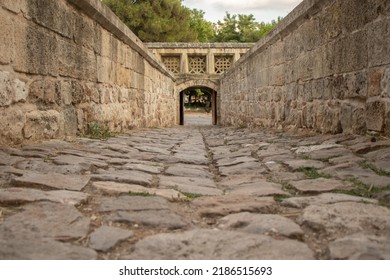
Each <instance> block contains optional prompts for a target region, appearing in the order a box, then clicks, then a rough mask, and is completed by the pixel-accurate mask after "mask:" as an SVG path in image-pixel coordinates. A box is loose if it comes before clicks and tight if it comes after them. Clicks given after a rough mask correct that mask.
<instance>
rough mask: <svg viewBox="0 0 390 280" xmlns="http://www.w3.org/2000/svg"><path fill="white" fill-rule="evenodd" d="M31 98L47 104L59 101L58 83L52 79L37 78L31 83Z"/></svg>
mask: <svg viewBox="0 0 390 280" xmlns="http://www.w3.org/2000/svg"><path fill="white" fill-rule="evenodd" d="M29 96H30V99H32V101H33V102H35V101H39V102H43V103H45V104H53V103H56V102H57V92H56V84H55V82H54V81H52V80H36V81H34V82H32V83H31V84H30V95H29Z"/></svg>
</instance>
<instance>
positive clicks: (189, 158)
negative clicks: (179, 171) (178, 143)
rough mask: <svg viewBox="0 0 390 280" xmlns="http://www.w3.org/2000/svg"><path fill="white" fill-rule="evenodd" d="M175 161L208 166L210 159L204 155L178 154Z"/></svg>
mask: <svg viewBox="0 0 390 280" xmlns="http://www.w3.org/2000/svg"><path fill="white" fill-rule="evenodd" d="M173 158H174V159H176V160H178V162H181V163H187V164H198V165H207V163H208V158H207V157H206V156H204V155H197V154H193V153H177V154H175V155H174V156H173Z"/></svg>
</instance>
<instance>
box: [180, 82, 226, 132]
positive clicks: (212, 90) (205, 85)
mask: <svg viewBox="0 0 390 280" xmlns="http://www.w3.org/2000/svg"><path fill="white" fill-rule="evenodd" d="M193 89H200V90H202V91H204V92H206V93H208V94H210V96H211V112H212V124H213V125H216V124H217V123H218V110H217V109H218V106H217V103H218V102H217V93H218V83H216V82H213V81H210V80H202V81H199V80H198V81H196V80H192V81H187V82H184V83H181V84H179V85H177V86H176V91H177V92H178V93H179V96H180V98H179V116H180V117H179V124H180V125H184V95H185V94H186V93H187V92H188V91H190V90H193Z"/></svg>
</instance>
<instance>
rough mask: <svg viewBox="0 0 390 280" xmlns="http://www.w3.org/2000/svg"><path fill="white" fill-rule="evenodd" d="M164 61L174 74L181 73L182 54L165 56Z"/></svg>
mask: <svg viewBox="0 0 390 280" xmlns="http://www.w3.org/2000/svg"><path fill="white" fill-rule="evenodd" d="M162 62H163V63H164V65H165V66H166V67H167V69H168V70H169V71H171V72H172V73H173V74H179V73H180V56H163V57H162Z"/></svg>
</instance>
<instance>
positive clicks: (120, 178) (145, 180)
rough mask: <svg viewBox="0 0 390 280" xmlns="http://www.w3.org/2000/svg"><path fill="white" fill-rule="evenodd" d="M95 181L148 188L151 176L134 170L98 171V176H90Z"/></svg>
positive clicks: (151, 180)
mask: <svg viewBox="0 0 390 280" xmlns="http://www.w3.org/2000/svg"><path fill="white" fill-rule="evenodd" d="M91 179H92V180H95V181H112V182H118V183H129V184H137V185H142V186H150V185H151V184H152V182H153V176H152V175H151V174H148V173H145V172H141V171H134V170H99V171H98V174H92V175H91Z"/></svg>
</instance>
